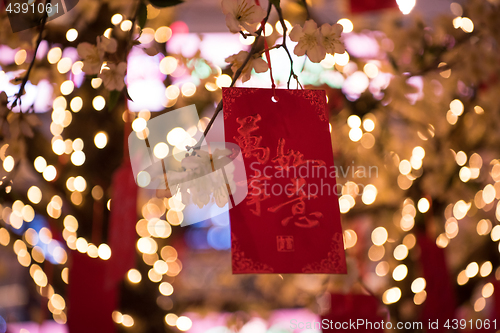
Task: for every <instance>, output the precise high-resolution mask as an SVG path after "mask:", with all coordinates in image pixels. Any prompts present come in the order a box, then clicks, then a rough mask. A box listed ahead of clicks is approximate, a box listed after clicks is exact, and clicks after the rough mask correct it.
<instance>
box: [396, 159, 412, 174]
mask: <svg viewBox="0 0 500 333" xmlns="http://www.w3.org/2000/svg"><path fill="white" fill-rule="evenodd" d="M399 172H400V173H401V174H402V175H407V174H409V173H410V172H411V163H410V161H408V160H402V161H401V162H400V163H399Z"/></svg>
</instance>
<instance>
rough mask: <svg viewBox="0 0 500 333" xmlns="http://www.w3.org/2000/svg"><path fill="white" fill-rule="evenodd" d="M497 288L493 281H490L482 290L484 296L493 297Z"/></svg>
mask: <svg viewBox="0 0 500 333" xmlns="http://www.w3.org/2000/svg"><path fill="white" fill-rule="evenodd" d="M494 290H495V287H494V286H493V283H491V282H488V283H486V284H485V285H484V286H483V289H482V290H481V295H482V296H483V297H484V298H488V297H491V295H493V291H494Z"/></svg>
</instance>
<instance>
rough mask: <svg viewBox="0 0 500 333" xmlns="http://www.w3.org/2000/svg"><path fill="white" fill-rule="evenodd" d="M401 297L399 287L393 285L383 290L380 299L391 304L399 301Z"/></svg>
mask: <svg viewBox="0 0 500 333" xmlns="http://www.w3.org/2000/svg"><path fill="white" fill-rule="evenodd" d="M400 298H401V289H399V288H398V287H393V288H390V289H388V290H386V291H385V292H384V294H383V295H382V300H383V302H384V304H393V303H396V302H397V301H399V299H400Z"/></svg>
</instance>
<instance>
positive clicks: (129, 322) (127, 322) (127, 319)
mask: <svg viewBox="0 0 500 333" xmlns="http://www.w3.org/2000/svg"><path fill="white" fill-rule="evenodd" d="M129 22H130V21H129ZM122 325H123V326H125V327H132V326H134V318H132V317H131V316H130V315H128V314H124V315H123V316H122Z"/></svg>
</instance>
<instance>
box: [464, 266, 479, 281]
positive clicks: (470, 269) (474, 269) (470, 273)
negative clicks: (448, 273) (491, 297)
mask: <svg viewBox="0 0 500 333" xmlns="http://www.w3.org/2000/svg"><path fill="white" fill-rule="evenodd" d="M477 273H479V265H478V264H477V262H471V263H470V264H468V265H467V268H466V269H465V274H466V275H467V277H468V278H469V279H472V278H473V277H474V276H476V275H477Z"/></svg>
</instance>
